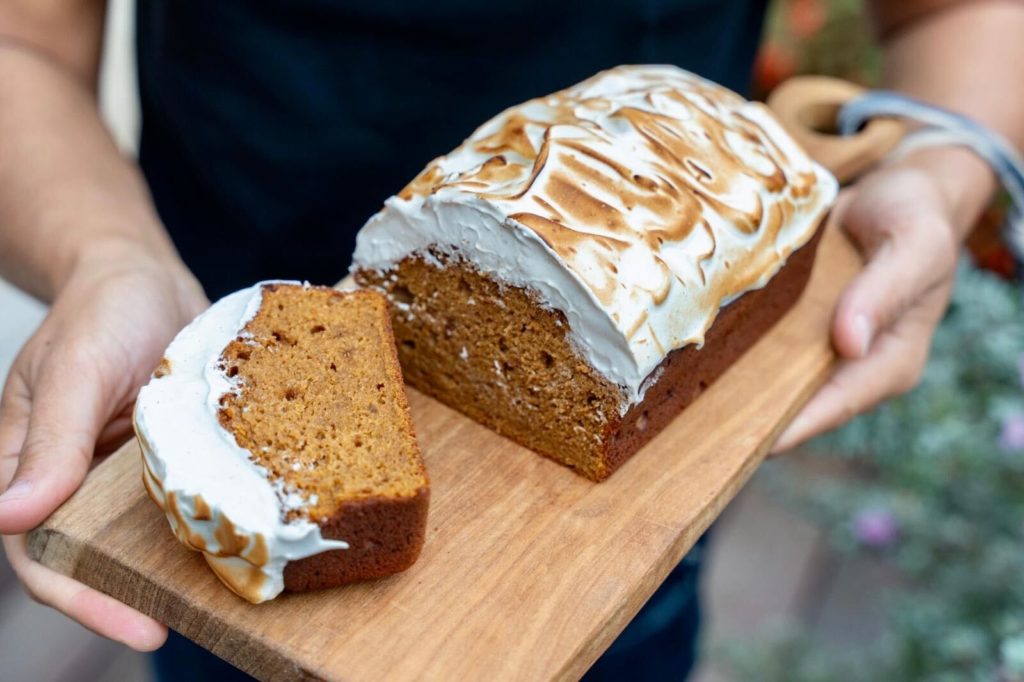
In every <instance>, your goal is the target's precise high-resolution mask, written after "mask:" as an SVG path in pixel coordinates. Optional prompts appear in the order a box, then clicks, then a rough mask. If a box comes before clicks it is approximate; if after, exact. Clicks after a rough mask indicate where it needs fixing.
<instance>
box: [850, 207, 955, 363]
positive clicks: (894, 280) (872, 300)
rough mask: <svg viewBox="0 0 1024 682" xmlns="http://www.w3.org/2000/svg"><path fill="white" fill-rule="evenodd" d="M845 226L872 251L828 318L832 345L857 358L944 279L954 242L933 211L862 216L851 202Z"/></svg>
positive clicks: (952, 263) (950, 269)
mask: <svg viewBox="0 0 1024 682" xmlns="http://www.w3.org/2000/svg"><path fill="white" fill-rule="evenodd" d="M877 221H889V222H887V223H886V224H884V225H882V224H877ZM866 222H868V223H871V224H865V223H866ZM844 225H845V226H847V230H848V232H850V233H851V234H852V235H853V236H854V237H855V239H858V241H859V242H860V243H861V244H862V247H863V248H866V249H868V250H869V251H870V253H869V258H868V262H867V265H866V266H865V268H864V270H863V271H862V272H861V273H860V274H859V275H858V276H857V277H856V278H855V279H854V280H853V282H851V283H850V285H849V286H848V287H847V288H846V289H845V291H843V294H842V295H841V296H840V298H839V302H838V303H837V304H836V312H835V317H834V318H833V323H832V340H833V344H834V345H835V347H836V350H837V351H838V352H839V354H840V355H841V356H842V357H845V358H850V359H855V358H862V357H864V356H865V355H867V353H868V351H869V350H870V348H871V343H872V342H873V340H874V339H875V337H876V336H877V335H878V334H879V333H880V332H882V331H883V330H885V329H887V328H888V327H889V326H891V325H892V324H893V322H894V321H895V320H896V319H898V318H899V316H900V315H901V314H902V313H903V312H904V311H905V310H906V309H907V308H908V306H910V305H911V304H912V303H913V302H914V301H916V300H918V299H919V298H920V296H921V295H922V294H925V293H926V292H928V291H930V290H932V289H933V288H935V287H937V286H940V285H942V283H943V282H945V281H946V280H947V279H948V277H949V275H950V274H951V273H952V272H953V269H954V267H955V254H956V245H955V240H954V237H953V232H952V228H951V227H949V225H948V224H947V223H946V221H945V220H944V218H942V217H941V216H940V215H939V214H937V213H935V212H931V211H925V212H921V213H917V214H914V215H904V214H899V213H896V214H893V215H888V216H887V215H877V214H870V215H861V214H860V213H859V211H858V207H851V211H850V212H849V214H848V215H847V218H846V222H844ZM879 235H881V237H879Z"/></svg>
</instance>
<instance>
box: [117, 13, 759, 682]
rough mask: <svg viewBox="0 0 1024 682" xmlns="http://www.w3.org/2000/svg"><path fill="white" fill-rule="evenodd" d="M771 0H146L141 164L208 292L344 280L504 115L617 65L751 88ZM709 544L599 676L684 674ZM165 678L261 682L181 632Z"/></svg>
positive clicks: (165, 654) (673, 578) (163, 656)
mask: <svg viewBox="0 0 1024 682" xmlns="http://www.w3.org/2000/svg"><path fill="white" fill-rule="evenodd" d="M766 2H767V0H586V1H585V2H568V1H566V0H514V1H513V2H504V3H490V2H487V0H374V1H373V2H356V1H355V0H217V1H216V2H206V1H200V0H147V1H146V2H139V3H138V7H137V21H138V30H137V41H138V44H137V48H138V69H139V90H140V95H141V101H142V117H143V127H142V141H141V146H140V162H141V164H142V168H143V171H144V172H145V175H146V178H147V181H148V183H149V186H150V190H151V192H152V194H153V199H154V201H155V203H156V207H157V210H158V212H159V214H160V217H161V218H162V220H163V222H164V224H165V225H166V226H167V229H168V230H169V232H170V234H171V236H172V237H173V239H174V241H175V243H176V244H177V246H178V249H179V250H180V251H181V254H182V256H183V258H184V260H185V262H186V264H188V266H189V267H190V268H191V269H192V271H193V272H195V273H196V275H197V276H198V278H199V280H200V282H202V284H203V286H204V287H205V288H206V291H207V294H208V295H209V296H210V297H211V299H216V298H219V297H220V296H222V295H224V294H226V293H228V292H230V291H232V290H235V289H238V288H240V287H243V286H246V285H249V284H251V283H252V282H254V281H256V280H260V279H268V278H289V279H307V280H310V281H312V282H314V283H318V284H330V283H333V282H335V281H337V280H339V279H340V278H341V277H342V276H343V275H344V274H345V273H346V271H347V268H348V264H349V260H350V256H351V253H352V249H353V246H354V244H355V234H356V232H357V231H358V230H359V228H360V227H361V226H362V225H363V223H364V222H365V221H366V219H367V218H368V217H369V216H370V215H372V214H373V213H374V212H376V211H377V210H378V209H379V208H380V206H381V204H382V203H383V201H384V199H385V198H387V197H388V196H389V195H391V194H394V193H395V192H396V191H398V190H399V189H401V188H402V187H403V186H404V185H405V183H406V182H407V181H409V180H410V179H411V178H412V177H413V176H414V175H415V174H416V173H417V172H419V170H420V169H421V168H422V167H423V166H424V165H425V164H426V163H427V162H428V161H429V160H430V159H432V158H434V157H435V156H437V155H439V154H443V153H445V152H447V151H449V150H450V149H452V148H453V147H455V146H456V145H457V144H458V143H459V142H460V141H461V140H462V139H464V138H465V137H466V136H467V135H468V134H469V133H470V132H471V131H472V130H473V129H474V127H475V126H477V125H479V124H481V123H482V122H483V121H485V120H486V119H487V118H489V117H490V116H492V115H494V114H495V113H497V112H499V111H501V110H502V109H504V108H506V107H508V106H510V105H513V104H516V103H518V102H521V101H523V100H526V99H529V98H531V97H536V96H539V95H544V94H547V93H549V92H552V91H554V90H558V89H560V88H563V87H566V86H568V85H571V84H573V83H576V82H578V81H580V80H582V79H584V78H586V77H588V76H590V75H593V74H594V73H596V72H597V71H600V70H601V69H605V68H609V67H612V66H615V65H617V64H638V63H663V64H675V65H677V66H681V67H684V68H686V69H689V70H691V71H694V72H696V73H698V74H701V75H703V76H705V77H707V78H710V79H712V80H714V81H717V82H719V83H722V84H723V85H726V86H728V87H730V88H732V89H734V90H736V91H738V92H744V91H746V90H747V87H748V84H749V81H750V71H751V64H752V61H753V56H754V51H755V49H756V46H757V43H758V39H759V36H760V31H761V27H762V22H763V18H764V10H765V4H766ZM704 542H705V540H704V539H703V538H702V539H701V541H700V542H699V543H698V545H697V547H695V549H694V550H693V551H692V552H691V553H690V554H689V555H687V557H686V558H685V559H684V560H683V562H682V563H681V564H680V565H679V567H677V568H676V569H675V571H674V572H673V573H672V574H671V575H670V576H669V577H668V579H667V580H666V581H665V583H664V584H663V585H662V586H661V588H660V589H659V590H658V591H657V592H656V593H655V594H654V596H652V597H651V599H650V600H649V601H648V603H647V604H646V605H645V606H644V608H643V609H642V610H641V611H640V613H639V614H638V615H637V616H636V618H634V620H633V621H632V622H631V623H630V624H629V626H628V627H627V628H626V630H625V631H624V632H623V634H622V635H621V636H620V637H619V639H618V640H617V641H616V642H615V643H614V644H613V645H612V647H611V649H610V650H609V651H608V652H607V653H606V654H605V655H604V656H603V657H602V658H601V659H600V660H599V661H598V662H597V663H596V664H595V666H594V668H593V669H592V670H591V671H590V673H589V674H588V676H587V679H588V680H605V679H608V680H619V679H626V678H628V679H631V680H636V681H637V682H639V681H640V680H681V679H683V678H684V677H685V676H686V674H687V672H688V671H689V669H690V666H691V665H692V663H693V659H694V651H695V649H694V644H695V641H696V635H697V630H698V624H699V602H698V599H697V580H698V577H699V568H700V553H701V548H702V546H703V545H704ZM153 660H154V665H155V670H156V672H157V674H158V678H159V679H161V680H172V679H173V680H177V679H194V680H207V679H209V680H214V679H216V680H229V679H246V676H245V675H244V674H243V673H241V672H240V671H237V670H235V669H233V668H231V667H230V666H227V665H226V664H225V663H223V661H220V660H219V659H217V658H216V657H214V656H213V655H212V654H209V653H207V652H205V651H203V650H202V649H199V648H198V647H196V646H194V645H192V644H190V643H189V642H188V641H187V640H185V639H183V638H182V637H180V636H178V635H172V637H171V639H170V640H169V642H168V645H167V646H165V647H164V648H163V649H162V650H161V651H160V652H158V653H157V654H156V655H155V656H154V659H153Z"/></svg>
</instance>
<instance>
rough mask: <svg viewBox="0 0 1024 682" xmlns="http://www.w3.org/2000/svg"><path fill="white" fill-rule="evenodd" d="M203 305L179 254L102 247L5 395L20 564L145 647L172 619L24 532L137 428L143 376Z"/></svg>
mask: <svg viewBox="0 0 1024 682" xmlns="http://www.w3.org/2000/svg"><path fill="white" fill-rule="evenodd" d="M206 305H207V301H206V298H205V296H204V295H203V293H202V290H201V289H200V287H199V285H198V283H197V282H196V281H195V279H194V278H193V277H192V275H191V274H190V273H189V272H188V271H187V270H186V269H185V267H184V265H183V264H181V262H180V261H179V260H178V259H177V258H176V257H175V256H173V255H169V254H164V255H153V254H149V253H145V252H142V251H141V250H140V249H138V248H134V247H129V246H125V245H117V246H111V247H109V248H103V249H94V251H93V252H92V253H91V254H89V255H87V256H85V257H83V258H82V259H81V260H80V262H79V263H78V264H77V265H76V266H75V268H74V269H73V271H72V272H71V274H70V276H69V277H68V278H67V281H66V283H65V284H64V286H63V287H62V288H61V290H60V292H59V293H58V295H57V296H56V299H55V301H54V304H53V307H52V308H51V310H50V312H49V314H48V315H47V317H46V319H45V320H44V321H43V323H42V325H40V327H39V329H38V330H37V331H36V333H35V334H34V335H33V336H32V337H31V338H30V339H29V341H28V342H27V343H26V344H25V346H24V347H23V348H22V350H21V352H20V353H19V355H18V357H17V359H16V360H15V361H14V364H13V366H12V367H11V371H10V374H9V375H8V377H7V383H6V385H5V386H4V389H3V396H2V399H0V490H4V491H5V492H4V493H3V495H0V533H2V534H4V538H3V544H4V549H5V551H6V553H7V557H8V559H9V560H10V563H11V566H12V568H13V569H14V571H15V573H16V574H17V575H18V578H19V579H20V580H21V582H22V584H23V585H24V587H25V589H26V590H27V591H28V593H29V595H30V596H32V598H33V599H35V600H36V601H39V602H41V603H43V604H46V605H48V606H51V607H53V608H55V609H57V610H58V611H61V612H63V613H64V614H66V615H68V616H70V617H71V618H73V619H74V620H76V621H78V622H79V623H81V624H82V625H84V626H86V627H87V628H89V629H91V630H93V631H95V632H97V633H98V634H101V635H103V636H105V637H109V638H110V639H113V640H116V641H119V642H122V643H124V644H127V645H128V646H130V647H132V648H134V649H137V650H140V651H147V650H152V649H156V648H158V647H159V646H160V645H162V644H163V641H164V639H165V638H166V636H167V628H166V627H165V626H164V625H162V624H160V623H158V622H157V621H155V620H153V619H152V618H149V617H148V616H145V615H143V614H141V613H139V612H137V611H135V610H133V609H131V608H129V607H128V606H126V605H124V604H122V603H120V602H118V601H116V600H115V599H113V598H111V597H109V596H107V595H104V594H102V593H100V592H98V591H96V590H93V589H91V588H88V587H86V586H85V585H82V584H81V583H78V582H76V581H74V580H72V579H70V578H68V577H65V576H63V575H60V574H58V573H56V572H54V571H52V570H50V569H48V568H46V567H44V566H42V565H40V564H38V563H36V562H34V561H32V560H31V559H30V558H29V557H28V554H27V552H26V542H25V536H24V535H22V534H23V533H26V532H27V531H29V530H31V529H32V528H34V527H36V526H37V525H39V524H40V523H41V522H42V521H43V520H44V519H46V517H48V516H49V515H50V514H51V513H52V512H53V511H54V510H55V509H56V508H57V507H58V506H60V505H61V503H63V502H64V500H66V499H67V498H68V497H69V496H70V495H71V494H72V493H73V492H74V491H75V490H76V489H77V488H78V487H79V485H81V483H82V480H83V479H84V478H85V475H86V473H87V472H88V471H89V468H90V464H91V462H92V461H93V457H94V456H102V455H105V454H109V453H110V452H112V451H113V450H114V449H116V448H117V447H118V446H119V445H120V444H121V443H123V442H124V441H125V440H126V439H127V438H129V437H130V435H131V430H132V422H131V410H132V406H133V403H134V401H135V396H136V394H137V392H138V389H139V387H140V386H141V385H142V384H143V383H144V382H145V381H146V380H147V378H148V377H149V375H150V373H151V372H152V370H153V368H154V367H156V364H157V363H158V361H159V359H160V357H161V354H162V353H163V351H164V349H165V348H166V346H167V344H168V342H169V341H170V340H171V338H172V337H173V336H174V334H175V333H177V331H178V330H179V329H181V328H182V327H183V326H184V325H185V324H187V323H188V322H189V321H190V320H191V319H192V318H193V317H194V316H195V315H196V314H197V313H199V312H200V311H201V310H202V309H203V308H204V307H205V306H206Z"/></svg>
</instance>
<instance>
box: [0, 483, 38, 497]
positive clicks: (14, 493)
mask: <svg viewBox="0 0 1024 682" xmlns="http://www.w3.org/2000/svg"><path fill="white" fill-rule="evenodd" d="M33 487H35V486H33V485H32V481H29V480H26V479H21V480H20V481H15V482H14V483H12V484H11V485H10V487H8V488H7V490H5V491H4V494H3V495H0V503H3V502H13V501H14V500H21V499H24V498H26V497H28V496H29V495H31V494H32V488H33Z"/></svg>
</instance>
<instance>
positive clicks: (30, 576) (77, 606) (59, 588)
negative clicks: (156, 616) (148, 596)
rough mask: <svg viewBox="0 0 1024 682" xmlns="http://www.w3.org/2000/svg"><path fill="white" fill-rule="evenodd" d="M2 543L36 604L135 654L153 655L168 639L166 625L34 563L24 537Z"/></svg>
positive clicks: (15, 537)
mask: <svg viewBox="0 0 1024 682" xmlns="http://www.w3.org/2000/svg"><path fill="white" fill-rule="evenodd" d="M3 541H4V549H5V550H6V552H7V558H8V560H9V561H10V563H11V567H12V568H13V569H14V572H15V573H16V574H17V575H18V578H19V579H20V580H21V582H22V584H23V585H24V586H25V589H26V590H28V592H29V594H30V595H31V596H32V597H33V598H34V599H36V600H37V601H39V602H41V603H43V604H45V605H47V606H50V607H52V608H54V609H57V610H58V611H60V612H61V613H64V614H65V615H67V616H68V617H70V618H72V619H73V620H75V621H78V622H79V623H81V624H82V625H84V626H85V627H87V628H89V629H90V630H92V631H93V632H95V633H96V634H99V635H102V636H104V637H107V638H109V639H112V640H114V641H117V642H121V643H122V644H126V645H127V646H129V647H131V648H132V649H135V650H136V651H153V650H154V649H158V648H160V646H161V645H163V643H164V641H165V640H166V639H167V627H166V626H165V625H163V624H161V623H159V622H157V621H155V620H153V619H152V618H150V617H149V616H147V615H145V614H142V613H139V612H138V611H136V610H134V609H132V608H131V607H129V606H126V605H125V604H122V603H121V602H119V601H117V600H116V599H114V598H112V597H109V596H107V595H105V594H103V593H102V592H98V591H96V590H94V589H92V588H89V587H86V586H85V585H83V584H81V583H79V582H77V581H75V580H72V579H71V578H68V577H67V576H63V575H61V574H59V573H57V572H56V571H52V570H50V569H49V568H46V567H45V566H43V565H41V564H39V563H36V562H35V561H32V560H31V559H30V558H29V556H28V552H27V551H26V546H25V536H23V535H15V536H5V537H4V539H3Z"/></svg>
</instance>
